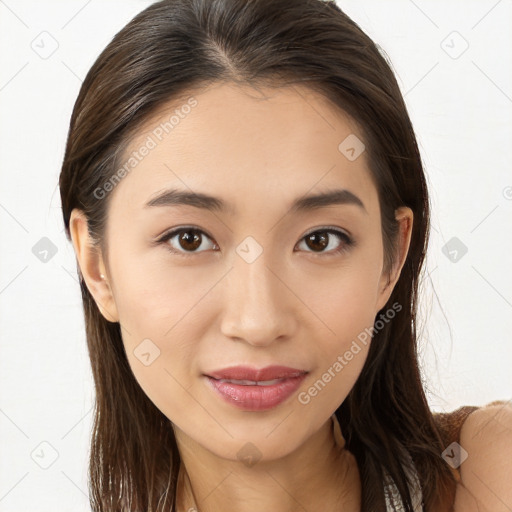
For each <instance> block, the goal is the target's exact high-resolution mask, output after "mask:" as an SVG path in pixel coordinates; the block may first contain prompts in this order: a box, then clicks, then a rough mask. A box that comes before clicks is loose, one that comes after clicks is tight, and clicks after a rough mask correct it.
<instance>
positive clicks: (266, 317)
mask: <svg viewBox="0 0 512 512" xmlns="http://www.w3.org/2000/svg"><path fill="white" fill-rule="evenodd" d="M248 238H250V237H248ZM258 245H259V244H258ZM258 245H256V242H255V240H254V239H253V240H246V241H244V242H242V243H241V244H240V245H239V246H238V247H237V249H236V252H237V254H235V255H234V258H233V268H232V270H231V272H230V273H229V276H228V282H227V286H226V293H225V296H224V297H225V303H224V305H223V318H222V330H223V333H224V335H226V336H228V337H237V338H241V339H244V340H245V341H247V342H248V343H251V344H254V345H265V344H269V343H271V342H272V341H274V340H275V338H277V337H279V336H280V335H282V334H284V333H285V332H286V326H285V323H287V321H289V316H288V315H289V310H288V308H287V307H286V304H287V302H286V298H285V296H284V288H286V287H284V286H283V284H282V283H281V281H280V279H279V278H278V277H277V276H276V274H277V275H279V272H278V271H276V270H275V269H274V268H272V262H271V261H270V251H268V250H263V248H262V247H261V246H259V247H258ZM258 253H259V254H258Z"/></svg>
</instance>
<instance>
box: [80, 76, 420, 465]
mask: <svg viewBox="0 0 512 512" xmlns="http://www.w3.org/2000/svg"><path fill="white" fill-rule="evenodd" d="M263 92H264V93H265V96H266V97H262V94H261V91H260V92H256V91H255V90H254V89H249V88H243V89H242V88H237V87H235V86H233V85H228V84H222V85H219V84H217V85H215V86H212V87H210V88H209V89H207V90H203V91H202V92H200V93H198V94H196V95H194V96H193V100H190V101H189V102H188V103H187V102H186V100H184V101H183V103H179V104H177V103H176V102H174V103H173V104H172V106H169V108H168V109H165V110H160V111H159V114H158V115H157V116H155V117H153V118H152V119H151V122H148V123H146V125H145V126H144V129H143V130H141V131H140V132H139V133H138V135H137V137H136V139H134V140H132V142H131V145H130V149H129V150H128V151H127V153H126V158H125V160H124V161H123V162H122V164H124V163H127V166H126V168H125V170H126V169H129V172H126V175H125V176H124V177H122V179H121V180H120V181H119V183H117V184H116V185H115V186H113V190H111V191H109V193H110V194H111V197H110V201H111V202H110V206H109V213H108V224H107V233H106V236H107V241H108V254H107V255H105V257H104V259H103V260H101V259H100V260H99V263H98V269H99V271H102V272H103V273H104V274H105V279H106V282H108V285H107V284H104V285H102V284H101V283H102V282H103V281H97V282H95V281H94V279H95V277H94V273H93V272H92V273H90V274H87V273H85V275H84V277H85V279H86V282H87V283H88V286H89V289H90V290H91V292H92V293H93V295H94V296H95V299H96V300H97V302H98V303H101V311H102V313H103V314H104V315H105V316H106V317H107V318H108V319H109V320H111V321H119V322H120V324H121V327H122V336H123V342H124V345H125V348H126V354H127V357H128V360H129V363H130V366H131V368H132V370H133V373H134V375H135V378H136V379H137V381H138V382H139V384H140V386H141V387H142V389H143V390H144V391H145V393H146V394H147V395H148V397H149V398H150V399H151V400H152V401H153V403H154V404H155V405H156V406H157V407H158V408H159V409H160V410H161V411H162V412H163V413H164V414H165V415H166V416H167V417H168V418H169V420H171V422H172V423H173V424H174V426H175V427H177V429H178V430H177V431H178V432H180V435H186V436H187V438H190V439H192V440H193V441H195V442H196V443H199V444H200V445H201V446H202V447H204V448H206V449H208V450H209V451H211V452H213V453H215V454H217V455H218V456H220V457H223V458H227V459H233V460H235V459H236V458H240V456H241V455H240V453H241V452H240V450H241V449H242V448H243V447H245V448H244V449H245V450H247V449H249V448H247V446H250V447H251V448H250V450H255V451H256V450H257V452H258V457H261V458H262V459H274V458H278V457H282V456H284V455H286V454H287V453H289V452H291V451H292V450H294V449H295V448H297V447H298V446H300V445H301V444H302V443H303V442H304V441H305V440H306V439H307V438H308V437H309V436H311V435H312V434H313V433H315V432H316V431H318V430H319V429H320V427H321V426H322V425H323V424H325V423H326V421H327V420H328V419H329V417H330V416H331V415H332V414H333V412H334V411H335V410H336V409H337V407H338V406H339V405H340V404H341V403H342V401H343V400H344V399H345V397H346V396H347V394H348V393H349V391H350V389H351V388H352V387H353V386H354V383H355V382H356V379H357V378H358V376H359V374H360V372H361V369H362V367H363V364H364V362H365V359H366V356H367V353H368V348H369V342H370V337H369V336H368V333H369V332H371V331H370V329H371V328H372V327H373V325H374V319H375V315H376V314H377V312H378V311H379V310H380V309H381V308H383V307H384V305H385V303H386V301H387V299H388V297H389V295H390V293H391V291H392V286H393V285H394V282H396V279H397V278H398V272H399V270H400V268H401V265H402V263H403V257H404V256H405V251H406V250H407V245H408V242H409V240H408V235H410V227H411V223H410V222H409V223H407V219H409V220H410V219H411V213H410V210H408V209H404V210H401V215H402V217H403V219H405V220H403V221H402V225H403V226H405V228H404V235H403V236H404V237H405V238H404V240H405V242H403V244H405V245H403V244H402V246H403V251H404V252H403V253H402V258H401V261H399V265H398V267H397V268H396V272H395V273H394V274H392V276H391V283H390V284H389V285H388V279H387V278H388V275H387V274H385V273H384V272H383V270H384V269H383V245H382V234H381V217H380V211H379V202H378V196H377V190H376V188H375V186H374V184H373V182H372V179H371V177H370V173H369V170H368V168H367V160H366V153H365V150H364V146H363V145H362V142H361V139H362V135H361V134H360V133H359V132H358V130H357V127H356V126H355V125H354V124H353V123H352V122H351V121H350V119H349V118H348V117H346V116H345V115H344V114H343V113H342V112H340V111H339V110H336V109H335V108H334V107H333V106H332V105H331V104H329V103H327V101H326V100H324V99H323V97H321V96H319V95H317V94H315V93H313V92H311V91H308V90H307V89H305V88H302V87H297V86H296V87H290V88H283V89H279V90H271V89H264V90H263ZM187 105H188V106H187ZM175 111H177V112H175ZM173 113H174V115H175V117H174V118H173V119H172V120H171V121H170V117H171V115H173ZM166 123H167V124H166ZM170 123H173V124H172V125H171V124H170ZM143 147H146V149H143ZM133 152H136V154H134V153H133ZM130 157H131V158H135V159H136V160H131V161H130V162H131V163H130V162H129V161H128V159H129V158H130ZM123 174H124V173H122V172H121V173H120V176H122V175H123ZM108 189H109V185H106V186H105V187H104V189H103V190H108ZM170 190H175V191H177V192H176V193H175V195H174V196H172V197H171V195H169V196H168V197H167V200H166V199H165V197H164V198H163V199H160V200H158V201H155V198H157V197H159V196H160V195H161V194H163V193H164V192H166V191H170ZM335 191H339V194H338V195H336V197H335V199H336V200H333V201H324V202H322V201H321V200H319V201H316V200H313V199H311V200H310V201H305V200H304V199H305V197H309V196H317V195H319V194H330V193H331V194H332V193H334V192H335ZM100 193H101V192H98V194H100ZM182 193H186V194H205V195H208V196H212V197H215V198H217V199H216V200H215V201H214V200H211V199H209V200H199V199H196V200H194V201H189V202H188V203H187V204H186V203H185V202H180V201H178V200H177V199H176V198H179V195H178V194H182ZM333 197H334V196H333ZM297 200H301V201H302V202H301V203H298V206H297V207H296V208H294V207H293V205H294V203H295V202H296V201H297ZM151 201H153V202H154V203H155V204H153V205H151V206H148V203H151ZM221 202H222V205H224V206H223V207H222V208H221V207H217V206H219V205H220V203H221ZM178 228H181V229H183V231H182V232H178V233H176V234H174V235H173V236H172V237H171V238H169V239H168V240H163V241H162V240H161V238H162V236H163V235H165V234H166V233H169V232H170V231H172V230H175V229H178ZM190 228H194V229H195V230H197V231H195V232H194V231H190ZM331 230H332V231H331ZM408 230H409V231H408ZM336 232H339V235H337V234H336ZM315 233H316V235H315ZM310 234H313V236H308V235H310ZM158 240H160V241H159V242H157V241H158ZM74 243H75V244H76V241H75V240H74ZM75 247H76V245H75ZM103 264H105V266H103ZM386 285H387V286H386ZM395 314H399V313H398V312H397V311H394V312H393V315H392V316H395ZM389 318H391V314H390V315H388V319H387V321H392V320H390V319H389ZM274 365H278V366H285V367H289V368H293V369H298V370H301V371H303V372H307V373H305V374H304V375H303V377H302V380H301V379H293V378H289V379H288V380H284V381H283V380H280V381H279V382H277V383H274V384H273V385H270V384H269V385H268V387H267V389H264V388H263V386H258V388H259V389H257V388H255V387H253V386H248V385H247V383H245V384H241V383H239V384H238V385H237V384H236V383H235V385H229V384H225V385H224V388H225V389H226V393H227V394H228V395H229V394H230V393H231V395H232V396H234V397H235V398H232V399H229V398H228V397H226V396H224V395H222V394H221V393H219V392H217V391H216V390H215V389H214V386H212V384H213V383H214V382H215V381H214V379H211V378H209V377H207V375H211V374H212V373H213V372H214V371H217V370H221V369H225V368H229V367H234V366H246V367H250V368H252V369H261V368H264V367H267V366H274ZM261 377H262V378H263V377H265V376H261ZM266 377H267V380H271V379H268V375H267V376H266ZM263 380H265V379H263ZM217 384H219V382H218V381H217ZM262 388H263V389H264V390H263V391H262ZM283 389H284V390H288V392H289V393H290V394H286V393H284V391H283ZM283 393H284V394H283ZM247 443H251V445H247ZM242 453H243V450H242ZM249 455H250V454H249ZM242 456H243V455H242Z"/></svg>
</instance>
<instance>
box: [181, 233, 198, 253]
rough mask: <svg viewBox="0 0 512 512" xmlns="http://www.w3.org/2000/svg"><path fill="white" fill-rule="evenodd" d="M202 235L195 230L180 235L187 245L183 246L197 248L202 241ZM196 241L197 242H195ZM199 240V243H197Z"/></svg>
mask: <svg viewBox="0 0 512 512" xmlns="http://www.w3.org/2000/svg"><path fill="white" fill-rule="evenodd" d="M190 233H193V234H192V235H190ZM199 240H200V237H199V235H198V234H197V233H196V232H195V231H184V232H183V234H182V236H181V237H180V242H181V241H184V242H185V247H183V248H184V249H192V250H193V249H197V248H198V247H199V246H200V245H201V243H200V241H199ZM194 242H196V243H194ZM197 242H199V243H197ZM187 244H192V246H191V247H190V246H187Z"/></svg>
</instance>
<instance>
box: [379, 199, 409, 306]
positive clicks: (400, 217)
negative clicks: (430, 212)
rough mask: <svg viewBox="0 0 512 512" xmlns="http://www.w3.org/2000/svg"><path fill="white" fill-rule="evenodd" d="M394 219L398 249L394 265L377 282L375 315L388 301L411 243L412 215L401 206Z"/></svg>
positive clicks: (405, 207)
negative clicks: (396, 228)
mask: <svg viewBox="0 0 512 512" xmlns="http://www.w3.org/2000/svg"><path fill="white" fill-rule="evenodd" d="M395 219H396V220H397V221H398V238H399V239H398V247H397V252H396V254H395V258H394V264H393V266H392V269H391V270H390V272H383V273H382V276H381V279H380V281H379V295H378V300H377V309H376V311H375V314H377V313H378V312H379V311H380V310H381V309H382V308H383V307H384V306H385V305H386V302H387V301H388V300H389V297H390V296H391V293H392V292H393V289H394V288H395V285H396V283H397V281H398V278H399V277H400V273H401V272H402V268H403V266H404V263H405V260H406V258H407V253H408V252H409V244H410V243H411V234H412V226H413V221H414V214H413V212H412V210H411V209H410V208H408V207H407V206H402V207H400V208H398V209H397V210H395Z"/></svg>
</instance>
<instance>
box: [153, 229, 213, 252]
mask: <svg viewBox="0 0 512 512" xmlns="http://www.w3.org/2000/svg"><path fill="white" fill-rule="evenodd" d="M205 238H206V239H209V240H211V239H210V237H209V236H208V235H207V234H206V233H205V232H204V231H202V230H201V229H198V228H194V227H182V228H178V229H173V230H172V231H169V232H167V233H165V234H164V235H163V236H162V237H161V238H160V239H158V241H157V242H158V243H163V244H165V246H166V248H167V249H168V250H169V251H171V252H172V253H173V254H180V255H182V256H189V255H192V254H194V253H197V252H203V251H198V250H197V249H200V248H201V247H203V248H204V245H205V244H204V241H205ZM168 242H170V243H168ZM214 246H215V247H218V246H217V245H215V244H214Z"/></svg>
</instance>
